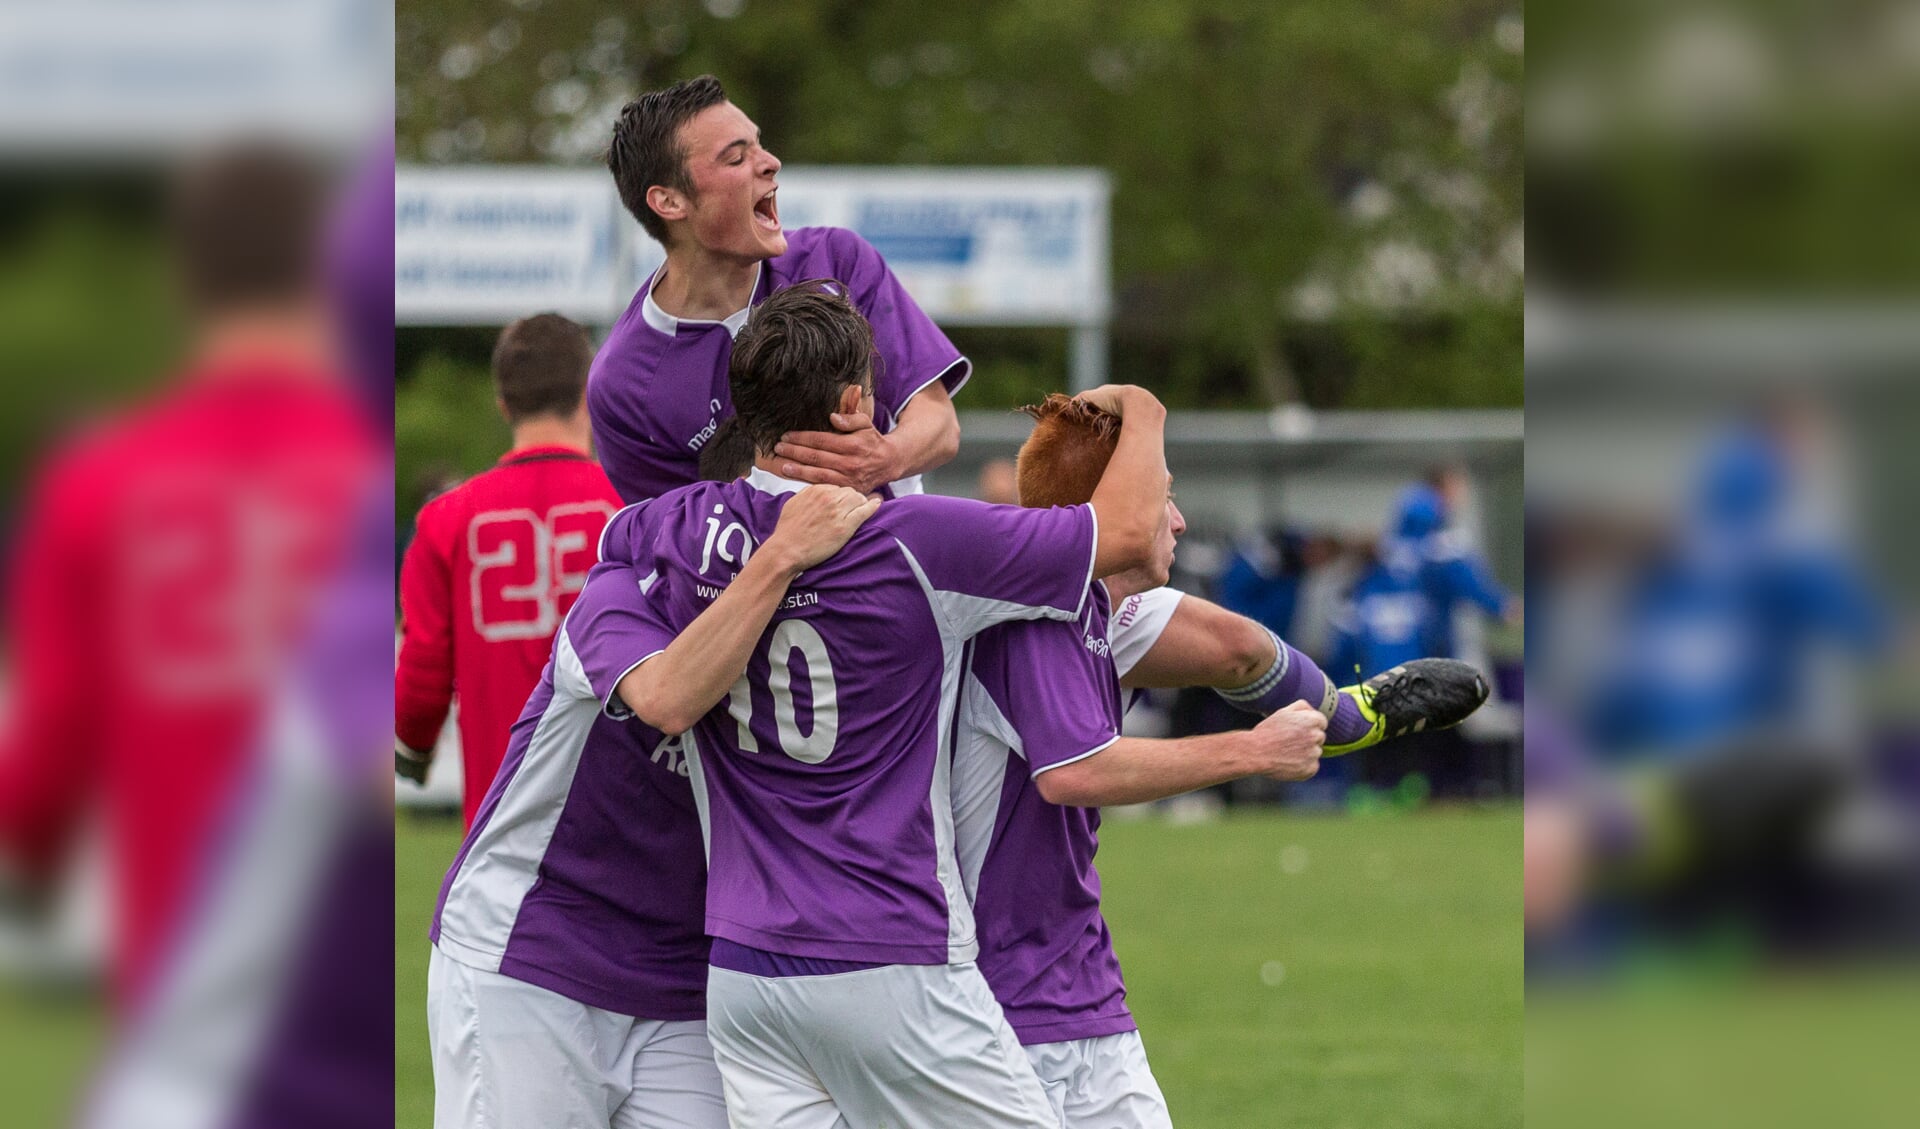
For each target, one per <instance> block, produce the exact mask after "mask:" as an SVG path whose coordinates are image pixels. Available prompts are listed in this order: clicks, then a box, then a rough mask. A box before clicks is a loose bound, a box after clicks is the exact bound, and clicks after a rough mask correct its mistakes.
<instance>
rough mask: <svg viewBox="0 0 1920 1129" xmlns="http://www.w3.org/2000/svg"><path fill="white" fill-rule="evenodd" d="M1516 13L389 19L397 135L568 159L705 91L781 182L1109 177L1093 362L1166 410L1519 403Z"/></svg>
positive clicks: (438, 15) (692, 12)
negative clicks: (1106, 276)
mask: <svg viewBox="0 0 1920 1129" xmlns="http://www.w3.org/2000/svg"><path fill="white" fill-rule="evenodd" d="M714 13H720V15H715V14H714ZM1518 19H1519V6H1518V5H1517V4H1513V3H1509V2H1504V0H1386V2H1383V3H1379V4H1373V5H1355V4H1352V3H1349V2H1346V0H1288V2H1284V3H1277V4H1275V3H1264V2H1262V3H1256V2H1253V0H1183V2H1176V3H1168V2H1167V0H1102V2H1100V3H1094V2H1093V0H981V2H979V3H974V4H965V5H956V4H919V3H894V4H867V3H862V2H859V0H781V2H779V3H772V2H769V0H706V2H704V3H696V2H694V0H649V2H647V3H644V4H640V5H635V6H631V7H626V8H617V9H609V8H607V7H605V6H604V5H598V4H585V3H560V2H553V0H549V2H547V3H545V4H539V5H536V4H534V3H532V2H531V0H448V2H446V3H442V4H438V5H434V6H432V7H430V8H429V7H426V6H421V5H402V7H401V9H400V17H399V23H398V29H399V67H398V74H399V76H400V79H399V83H398V87H399V120H398V130H399V145H400V153H401V156H402V158H403V159H406V160H418V161H429V162H450V161H527V162H541V163H555V162H558V163H580V164H591V163H594V162H596V161H597V160H598V157H599V152H600V149H601V147H602V145H603V144H604V140H605V137H606V134H607V131H608V126H609V123H610V121H611V119H612V117H613V115H614V113H615V112H616V110H617V108H618V107H619V105H620V104H621V103H622V102H624V101H625V100H627V99H628V98H631V97H632V96H633V95H635V94H637V93H639V92H641V91H643V90H646V89H651V88H657V87H659V86H662V85H665V84H667V83H669V82H672V81H676V80H678V79H682V78H686V77H689V76H692V75H695V74H699V73H702V72H707V71H710V72H712V73H714V74H717V75H718V76H719V77H720V78H721V80H722V81H724V82H725V83H726V84H727V87H728V90H729V92H730V93H731V95H732V96H733V98H734V100H735V101H736V102H738V103H739V104H740V105H741V106H742V107H743V108H745V109H746V110H747V112H748V113H750V114H752V115H753V116H754V117H755V119H756V120H757V121H758V122H759V124H760V125H761V126H762V128H763V130H764V132H765V136H766V138H767V141H768V144H769V146H770V147H771V148H772V149H773V150H774V151H775V152H776V153H778V154H779V155H780V156H781V158H782V159H783V160H787V161H791V162H795V163H805V164H871V165H899V164H904V165H1017V166H1024V165H1077V166H1096V167H1100V168H1104V169H1106V170H1108V171H1109V172H1110V174H1111V175H1112V177H1113V183H1114V190H1115V191H1114V200H1113V239H1114V254H1113V268H1114V291H1115V297H1116V316H1115V318H1114V332H1113V340H1112V356H1113V362H1114V364H1113V369H1114V374H1115V376H1116V378H1119V379H1128V380H1134V379H1138V380H1141V381H1143V382H1144V383H1147V384H1149V385H1151V386H1152V387H1154V388H1155V389H1156V390H1158V391H1159V392H1160V393H1161V394H1162V395H1163V396H1164V397H1165V398H1166V399H1167V400H1168V402H1169V403H1170V404H1173V405H1175V406H1180V407H1248V406H1256V405H1261V404H1266V403H1272V402H1274V401H1277V400H1283V399H1293V398H1296V397H1298V398H1304V399H1305V400H1306V401H1307V402H1309V403H1311V404H1313V405H1315V406H1320V407H1386V406H1414V405H1469V404H1470V405H1488V406H1492V405H1498V406H1513V405H1518V404H1519V403H1520V399H1521V391H1520V388H1521V381H1520V366H1521V316H1520V309H1521V287H1520V271H1521V263H1520V255H1521V250H1520V248H1521V243H1520V239H1519V230H1520V225H1521V220H1522V193H1521V148H1522V146H1521V140H1522V137H1521V115H1520V81H1521V77H1522V74H1521V67H1522V64H1521V59H1520V55H1519V54H1518V50H1517V48H1518V39H1517V33H1518V29H1519V25H1518V22H1517V21H1518ZM1502 21H1505V22H1504V23H1503V22H1502ZM1060 336H1061V337H1064V334H1061V335H1060ZM1003 346H1004V347H1005V348H1006V350H1007V351H1006V353H1005V354H1003V353H1002V352H1001V349H1002V347H1003ZM969 350H970V352H972V354H973V356H974V357H975V360H976V362H977V363H978V365H979V369H980V376H979V378H977V379H976V382H975V385H974V387H973V388H971V389H970V390H969V392H968V397H969V400H968V403H969V406H974V407H983V406H995V405H998V404H1003V403H1015V402H1018V400H1019V398H1020V397H1021V396H1023V395H1024V394H1025V393H1024V389H1026V388H1027V387H1029V386H1031V385H1033V384H1035V383H1038V384H1039V385H1042V386H1044V387H1047V388H1055V387H1059V386H1061V385H1062V384H1064V383H1065V381H1066V366H1065V352H1064V348H1057V349H1054V350H1051V351H1049V353H1048V355H1047V356H1046V357H1045V358H1044V363H1046V364H1048V365H1050V366H1053V367H1052V368H1051V371H1048V372H1045V373H1036V372H1034V371H1032V366H1033V365H1034V364H1035V363H1036V358H1035V356H1034V355H1033V352H1032V350H1030V349H1028V348H1026V347H1025V346H1023V345H1022V344H1021V343H1020V342H1019V341H1018V340H1009V339H1002V338H999V337H996V336H993V335H985V336H982V337H980V339H979V344H978V345H976V346H971V347H969ZM1036 377H1038V378H1039V379H1038V380H1037V381H1036ZM1002 396H1005V397H1008V399H1004V400H1003V399H1001V398H1000V397H1002Z"/></svg>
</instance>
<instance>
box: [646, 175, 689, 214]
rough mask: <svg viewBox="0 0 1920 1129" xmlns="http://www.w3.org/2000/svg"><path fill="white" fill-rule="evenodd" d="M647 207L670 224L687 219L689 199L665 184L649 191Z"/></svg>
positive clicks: (655, 186)
mask: <svg viewBox="0 0 1920 1129" xmlns="http://www.w3.org/2000/svg"><path fill="white" fill-rule="evenodd" d="M647 207H649V208H652V209H653V210H654V212H655V214H657V215H658V216H659V217H660V218H661V219H663V220H666V221H668V222H672V221H674V220H683V219H686V218H687V198H686V197H685V196H683V195H681V194H680V193H678V192H675V191H674V190H673V189H671V188H668V187H667V186H666V185H664V184H656V185H654V186H653V187H652V188H649V189H647Z"/></svg>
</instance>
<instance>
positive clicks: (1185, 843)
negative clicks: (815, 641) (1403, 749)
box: [394, 807, 1522, 1129]
mask: <svg viewBox="0 0 1920 1129" xmlns="http://www.w3.org/2000/svg"><path fill="white" fill-rule="evenodd" d="M457 847H458V827H457V824H456V823H455V822H453V821H450V820H449V821H414V820H411V819H402V820H401V822H400V826H399V834H398V838H397V841H396V849H395V868H396V872H397V873H396V882H395V896H396V899H397V904H396V914H395V919H396V923H397V927H396V930H395V933H396V936H395V944H394V954H395V969H396V971H395V978H394V988H395V990H394V1023H395V1027H396V1036H397V1037H396V1050H395V1054H396V1057H397V1062H396V1067H397V1070H396V1075H397V1078H398V1092H397V1093H395V1095H394V1113H395V1119H396V1120H395V1125H396V1126H397V1129H425V1127H426V1126H429V1125H430V1124H431V1123H432V1104H433V1095H432V1084H431V1078H432V1071H431V1069H430V1067H429V1064H428V1057H427V1043H426V1018H425V1008H426V967H427V942H426V937H425V933H426V922H427V918H428V916H429V915H430V914H431V912H432V908H433V900H434V895H435V892H436V890H437V888H438V883H439V879H440V875H441V873H442V872H443V871H444V869H445V867H446V865H447V864H448V862H449V861H450V860H451V859H452V857H453V853H454V851H455V850H456V849H457ZM1100 863H1101V867H1100V869H1101V874H1102V876H1103V878H1104V880H1105V888H1106V903H1107V917H1108V921H1109V922H1110V923H1111V925H1112V927H1113V931H1114V936H1115V938H1116V943H1117V944H1118V946H1119V950H1120V960H1121V963H1122V965H1123V966H1124V967H1125V968H1126V972H1127V982H1128V985H1129V987H1130V989H1131V993H1132V994H1131V1001H1132V1004H1133V1008H1134V1013H1135V1016H1136V1017H1137V1018H1138V1019H1139V1021H1140V1029H1141V1033H1142V1036H1143V1038H1144V1039H1145V1040H1146V1044H1147V1050H1148V1053H1149V1055H1150V1057H1151V1058H1152V1061H1153V1065H1154V1073H1155V1074H1156V1075H1157V1076H1158V1077H1159V1079H1160V1083H1161V1086H1162V1087H1163V1088H1164V1089H1165V1091H1166V1094H1167V1102H1168V1104H1169V1105H1170V1106H1171V1107H1172V1110H1173V1115H1174V1122H1175V1124H1176V1125H1178V1126H1180V1129H1256V1127H1260V1129H1264V1127H1268V1126H1272V1127H1288V1126H1300V1127H1303V1129H1304V1127H1308V1126H1311V1127H1313V1129H1342V1127H1346V1126H1352V1127H1354V1129H1385V1127H1396V1129H1397V1127H1403V1126H1404V1127H1423V1126H1433V1127H1441V1126H1445V1127H1448V1129H1455V1127H1461V1129H1467V1127H1470V1129H1500V1127H1503V1126H1517V1125H1519V1124H1520V1120H1521V1039H1522V1015H1521V1005H1522V989H1521V959H1522V956H1521V938H1520V815H1519V810H1518V808H1517V807H1511V808H1497V809H1480V810H1457V811H1451V810H1438V811H1431V812H1426V813H1423V814H1419V815H1414V816H1393V815H1382V816H1378V817H1370V818H1348V817H1324V816H1315V817H1306V816H1295V815H1288V814H1285V813H1276V812H1259V813H1253V814H1248V815H1244V816H1235V817H1233V818H1229V819H1227V820H1224V821H1221V822H1215V823H1205V824H1195V825H1186V826H1176V825H1172V824H1169V823H1166V822H1164V821H1160V820H1145V821H1140V822H1126V823H1117V822H1113V823H1109V824H1108V825H1107V827H1106V829H1105V831H1104V832H1103V834H1102V844H1101V850H1100Z"/></svg>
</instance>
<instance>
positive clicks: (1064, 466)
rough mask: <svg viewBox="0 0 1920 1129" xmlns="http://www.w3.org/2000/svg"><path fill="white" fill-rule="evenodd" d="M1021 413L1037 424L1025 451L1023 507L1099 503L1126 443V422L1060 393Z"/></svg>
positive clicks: (1020, 473)
mask: <svg viewBox="0 0 1920 1129" xmlns="http://www.w3.org/2000/svg"><path fill="white" fill-rule="evenodd" d="M1020 410H1021V411H1023V412H1025V413H1027V414H1028V415H1030V416H1032V417H1033V418H1034V420H1035V421H1036V422H1035V423H1034V427H1033V434H1032V435H1030V436H1028V437H1027V441H1026V443H1024V444H1022V445H1021V447H1020V456H1019V458H1018V460H1017V461H1016V463H1015V475H1016V477H1017V478H1018V480H1019V483H1020V504H1021V505H1023V506H1028V507H1032V508H1035V509H1044V508H1046V507H1048V506H1077V505H1080V504H1081V503H1083V502H1089V501H1092V500H1093V492H1094V490H1095V489H1096V488H1097V487H1098V486H1099V485H1100V476H1101V475H1103V474H1105V473H1106V472H1107V461H1108V460H1110V459H1112V458H1113V451H1114V448H1115V447H1117V446H1118V445H1119V443H1120V417H1119V416H1116V415H1114V414H1112V413H1111V412H1107V411H1103V410H1101V409H1100V408H1096V407H1094V406H1093V405H1092V404H1089V403H1087V402H1086V401H1085V400H1076V399H1073V398H1072V397H1070V396H1063V395H1061V394H1060V393H1058V392H1055V393H1053V394H1052V395H1050V396H1048V397H1047V398H1046V399H1045V400H1043V401H1041V402H1040V403H1038V404H1029V405H1027V406H1026V407H1024V408H1021V409H1020Z"/></svg>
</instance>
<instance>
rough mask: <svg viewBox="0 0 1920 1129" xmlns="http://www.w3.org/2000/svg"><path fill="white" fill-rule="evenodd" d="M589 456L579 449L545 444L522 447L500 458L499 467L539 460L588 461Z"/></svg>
mask: <svg viewBox="0 0 1920 1129" xmlns="http://www.w3.org/2000/svg"><path fill="white" fill-rule="evenodd" d="M591 457H592V456H590V455H588V454H587V453H586V452H585V451H582V450H581V449H579V448H578V447H568V446H566V445H564V444H561V443H544V444H541V445H539V446H535V447H521V448H520V449H518V450H515V451H508V452H507V453H506V454H504V455H501V456H500V461H499V462H498V463H497V464H496V465H498V466H506V465H507V464H509V463H523V462H531V461H533V460H537V459H587V458H591Z"/></svg>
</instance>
